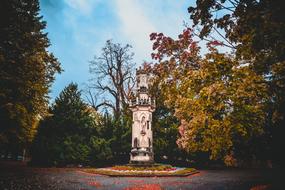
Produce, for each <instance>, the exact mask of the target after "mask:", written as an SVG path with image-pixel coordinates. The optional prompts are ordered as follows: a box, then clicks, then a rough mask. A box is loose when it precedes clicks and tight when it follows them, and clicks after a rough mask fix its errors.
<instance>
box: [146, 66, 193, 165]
mask: <svg viewBox="0 0 285 190" xmlns="http://www.w3.org/2000/svg"><path fill="white" fill-rule="evenodd" d="M148 66H150V65H148ZM144 67H147V66H146V65H145V66H144ZM159 82H160V80H154V81H153V82H152V85H151V87H150V94H151V97H155V100H156V109H155V112H154V113H153V126H152V129H153V136H154V142H153V146H154V151H155V160H156V161H157V162H168V163H171V162H176V164H177V161H178V159H183V160H184V161H185V159H186V158H185V157H186V156H187V154H186V152H185V151H183V150H181V149H180V148H179V147H178V145H177V143H176V140H177V138H178V137H179V132H178V126H179V121H178V119H177V118H176V117H175V116H174V112H175V110H174V108H173V107H167V106H166V105H165V103H164V102H165V101H166V97H165V93H163V90H162V89H161V88H159V84H158V83H159ZM188 156H189V155H188Z"/></svg>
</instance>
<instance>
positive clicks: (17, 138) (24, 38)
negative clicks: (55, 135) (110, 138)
mask: <svg viewBox="0 0 285 190" xmlns="http://www.w3.org/2000/svg"><path fill="white" fill-rule="evenodd" d="M0 14H1V16H0V123H1V128H0V144H1V145H3V144H5V146H6V148H7V147H9V150H10V151H11V150H13V149H14V150H15V151H17V149H19V148H22V147H23V146H24V147H26V146H27V145H28V144H29V143H30V142H31V141H32V139H33V137H34V135H35V132H36V127H37V122H38V120H39V117H41V116H44V115H45V113H46V109H47V104H48V96H47V95H48V92H49V87H50V86H51V84H52V82H53V80H54V75H55V73H57V72H60V71H61V69H60V65H59V63H58V61H57V59H56V58H55V57H54V56H53V54H51V53H50V52H48V51H47V48H48V47H49V46H50V43H49V40H48V38H47V34H46V33H44V32H43V30H44V29H45V28H46V23H45V22H44V21H43V20H42V17H41V16H39V2H38V1H37V0H21V1H20V0H12V1H10V0H3V1H1V2H0Z"/></svg>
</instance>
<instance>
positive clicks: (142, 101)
mask: <svg viewBox="0 0 285 190" xmlns="http://www.w3.org/2000/svg"><path fill="white" fill-rule="evenodd" d="M136 81H137V82H136V91H135V96H134V98H133V99H131V100H130V102H129V108H130V110H131V111H132V112H133V124H132V149H131V153H130V163H131V164H151V163H153V162H154V156H153V146H152V144H153V137H152V127H151V122H152V112H154V110H155V100H152V99H151V97H150V96H149V92H148V90H149V84H150V75H149V73H147V71H146V70H144V69H141V68H139V69H138V70H137V71H136Z"/></svg>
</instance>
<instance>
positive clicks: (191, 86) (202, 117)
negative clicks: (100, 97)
mask: <svg viewBox="0 0 285 190" xmlns="http://www.w3.org/2000/svg"><path fill="white" fill-rule="evenodd" d="M192 38H193V34H192V31H191V30H190V29H185V30H184V32H183V33H182V34H181V35H179V38H178V40H174V39H172V38H170V37H166V36H164V35H163V34H162V33H160V34H157V33H153V34H151V40H154V44H153V49H154V50H155V51H154V53H153V54H152V56H153V58H154V59H156V60H158V61H159V62H158V63H157V64H156V65H154V67H153V72H154V74H155V75H156V78H157V80H158V84H159V86H160V87H161V89H163V93H164V96H165V97H166V104H167V105H168V106H169V107H172V108H175V116H176V117H177V118H178V119H179V121H180V126H179V133H180V135H181V137H180V138H179V139H178V141H177V143H178V145H179V146H180V147H181V148H183V149H185V150H187V151H189V152H199V151H202V152H209V153H210V158H211V159H223V157H224V156H226V155H229V154H230V153H231V152H232V151H234V148H235V146H237V145H239V143H240V142H242V143H246V142H248V141H249V140H250V139H252V138H254V137H258V136H260V135H261V134H262V133H263V131H264V130H263V126H264V123H265V117H266V115H265V113H264V112H263V109H264V102H265V101H266V97H267V94H266V89H267V86H266V83H265V81H264V79H263V78H262V77H260V76H259V75H257V74H256V73H255V72H254V71H253V70H252V69H251V67H250V65H249V64H242V63H241V62H239V61H237V60H236V59H235V58H234V57H232V56H231V55H227V54H222V53H219V52H218V51H217V49H216V48H215V46H216V45H219V44H218V43H211V44H208V48H209V53H208V54H207V55H205V57H204V58H202V57H201V56H200V55H199V47H198V46H197V43H196V42H195V41H194V40H193V39H192Z"/></svg>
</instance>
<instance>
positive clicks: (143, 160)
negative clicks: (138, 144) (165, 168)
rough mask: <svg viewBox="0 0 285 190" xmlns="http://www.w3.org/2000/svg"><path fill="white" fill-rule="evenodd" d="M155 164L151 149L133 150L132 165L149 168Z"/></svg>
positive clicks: (131, 155) (131, 154)
mask: <svg viewBox="0 0 285 190" xmlns="http://www.w3.org/2000/svg"><path fill="white" fill-rule="evenodd" d="M153 163H154V159H153V152H152V150H151V149H150V148H133V149H132V151H131V153H130V164H132V165H142V166H148V165H152V164H153Z"/></svg>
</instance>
